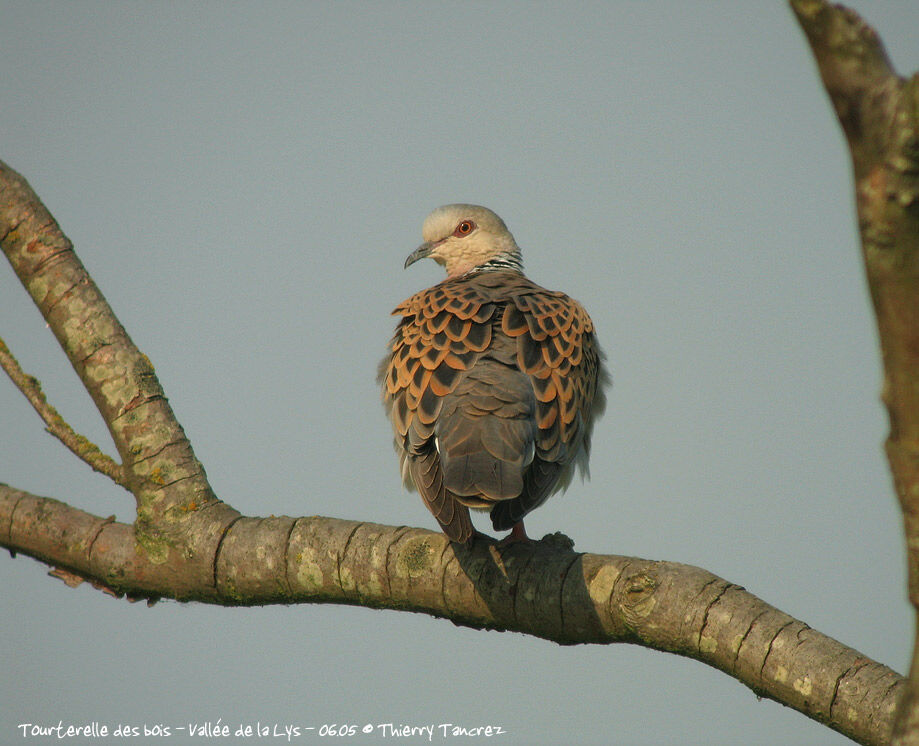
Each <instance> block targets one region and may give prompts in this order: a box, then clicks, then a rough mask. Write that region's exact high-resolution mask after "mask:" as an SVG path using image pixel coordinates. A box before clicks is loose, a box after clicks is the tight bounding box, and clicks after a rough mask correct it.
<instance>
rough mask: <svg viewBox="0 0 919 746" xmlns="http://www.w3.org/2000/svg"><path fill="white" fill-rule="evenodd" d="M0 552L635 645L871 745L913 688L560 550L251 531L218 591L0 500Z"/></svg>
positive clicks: (659, 579)
mask: <svg viewBox="0 0 919 746" xmlns="http://www.w3.org/2000/svg"><path fill="white" fill-rule="evenodd" d="M0 544H3V545H5V546H7V547H10V548H11V549H14V550H16V551H19V552H23V553H25V554H29V555H31V556H33V557H36V558H38V559H41V560H43V561H45V562H49V563H52V564H55V565H58V566H63V567H64V568H66V570H67V571H68V578H69V577H71V574H77V575H81V576H84V577H86V578H88V579H93V580H95V581H97V583H101V584H102V585H104V586H106V587H108V588H109V589H111V590H112V591H113V592H116V593H125V594H128V595H129V596H133V597H138V596H140V597H147V596H153V597H158V596H169V597H172V598H178V599H181V600H197V601H205V602H207V603H215V604H225V605H251V604H266V603H288V604H289V603H298V602H299V603H341V604H353V605H359V606H368V607H374V608H387V609H398V610H403V611H415V612H421V613H424V614H429V615H431V616H435V617H443V618H446V619H450V620H451V621H452V622H453V623H454V624H458V625H462V626H465V627H473V628H477V629H479V628H482V629H496V630H513V631H517V632H524V633H526V634H531V635H535V636H537V637H543V638H545V639H547V640H553V641H555V642H558V643H561V644H563V645H571V644H577V643H614V642H632V643H638V644H641V645H644V646H646V647H651V648H655V649H657V650H663V651H667V652H671V653H677V654H678V655H684V656H688V657H691V658H697V659H698V660H700V661H702V662H704V663H707V664H708V665H710V666H713V667H715V668H718V669H720V670H722V671H724V672H725V673H727V674H729V675H730V676H733V677H735V678H736V679H738V680H739V681H741V682H742V683H743V684H745V685H746V686H748V687H750V688H751V689H752V690H753V691H754V692H756V694H758V695H759V696H762V697H768V698H770V699H774V700H776V701H778V702H781V703H783V704H785V705H788V706H789V707H793V708H795V709H797V710H799V711H801V712H803V713H804V714H805V715H808V716H809V717H811V718H814V719H815V720H818V721H820V722H822V723H826V724H827V725H829V726H830V727H831V728H834V729H836V730H838V731H840V732H842V733H845V734H846V735H848V736H850V737H852V738H853V739H855V740H857V741H859V742H860V743H866V744H882V743H886V741H887V737H888V735H889V733H890V728H891V726H892V722H893V712H894V705H895V703H896V701H897V697H898V694H899V691H900V689H901V687H902V685H903V679H902V677H901V676H899V674H897V673H895V672H894V671H892V670H891V669H889V668H887V667H886V666H883V665H881V664H880V663H876V662H874V661H872V660H870V659H868V658H866V657H864V656H863V655H861V654H859V653H858V652H856V651H855V650H852V649H851V648H848V647H846V646H845V645H842V644H841V643H839V642H837V641H836V640H833V639H831V638H829V637H827V636H825V635H822V634H821V633H819V632H817V631H816V630H813V629H811V628H809V627H808V626H807V625H806V624H804V623H803V622H800V621H798V620H796V619H794V618H792V617H790V616H788V615H787V614H784V613H782V612H781V611H779V610H777V609H774V608H773V607H771V606H769V605H768V604H767V603H765V602H764V601H762V600H760V599H759V598H757V597H756V596H754V595H752V594H751V593H748V592H747V591H746V590H744V589H743V588H741V587H740V586H737V585H734V584H732V583H729V582H727V581H725V580H722V579H721V578H719V577H717V576H715V575H712V574H711V573H709V572H707V571H705V570H702V569H700V568H697V567H690V566H688V565H681V564H677V563H673V562H651V561H649V560H643V559H638V558H635V557H616V556H604V555H594V554H580V553H577V552H574V551H572V550H571V544H570V541H568V540H566V539H564V537H560V536H555V537H547V538H546V539H544V540H543V541H542V542H538V543H535V544H533V545H522V544H517V545H512V546H510V547H505V548H503V549H500V550H499V549H498V548H496V546H495V545H489V544H487V543H486V542H477V543H476V544H475V546H474V547H473V548H471V549H466V548H463V547H460V546H458V545H453V544H450V543H449V542H448V541H447V540H446V538H445V537H444V536H443V535H442V534H440V533H433V532H431V531H426V530H423V529H417V528H406V527H405V526H399V527H395V526H381V525H378V524H373V523H357V522H355V521H343V520H338V519H335V518H321V517H310V518H289V517H286V516H279V517H271V518H245V517H244V518H240V519H239V520H238V521H236V522H234V523H233V524H232V525H230V526H229V527H228V528H227V531H226V533H225V534H224V535H223V537H222V540H221V541H220V543H219V545H218V546H217V548H216V550H215V552H214V554H213V556H212V557H210V558H209V559H210V561H211V563H212V567H213V570H214V578H213V582H210V583H202V584H198V585H195V584H193V583H189V582H188V578H187V577H186V573H185V572H184V567H183V563H182V562H181V561H180V560H178V559H176V558H172V559H171V560H170V561H167V562H159V561H155V560H153V559H151V558H150V557H149V556H147V555H145V554H144V553H143V552H135V551H134V549H133V532H132V528H131V526H128V525H126V524H123V523H116V522H113V521H111V520H109V519H104V518H100V517H98V516H93V515H90V514H88V513H85V512H83V511H80V510H77V509H75V508H72V507H70V506H68V505H65V504H64V503H61V502H58V501H56V500H51V499H49V498H43V497H37V496H35V495H30V494H28V493H25V492H20V491H17V490H14V489H12V488H10V487H7V486H5V485H0Z"/></svg>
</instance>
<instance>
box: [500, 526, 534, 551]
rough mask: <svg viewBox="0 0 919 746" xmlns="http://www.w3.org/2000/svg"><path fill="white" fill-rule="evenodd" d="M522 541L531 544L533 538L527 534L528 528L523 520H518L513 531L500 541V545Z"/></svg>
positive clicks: (504, 545)
mask: <svg viewBox="0 0 919 746" xmlns="http://www.w3.org/2000/svg"><path fill="white" fill-rule="evenodd" d="M521 542H522V543H524V544H531V543H532V542H533V540H532V539H531V538H530V537H529V536H527V530H526V528H524V526H523V521H518V522H517V523H515V524H514V527H513V528H512V529H511V532H510V533H509V534H508V535H507V536H505V537H504V538H503V539H501V541H499V542H498V546H499V547H506V546H510V545H511V544H518V543H521Z"/></svg>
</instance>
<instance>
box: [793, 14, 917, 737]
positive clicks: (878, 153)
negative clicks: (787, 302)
mask: <svg viewBox="0 0 919 746" xmlns="http://www.w3.org/2000/svg"><path fill="white" fill-rule="evenodd" d="M792 7H793V9H794V11H795V13H796V15H797V17H798V21H799V22H800V24H801V27H802V29H803V30H804V33H805V35H806V36H807V40H808V41H809V42H810V45H811V48H812V49H813V51H814V56H815V57H816V60H817V65H818V67H819V70H820V75H821V77H822V79H823V83H824V86H825V87H826V90H827V93H829V96H830V100H831V101H832V103H833V107H834V108H835V110H836V114H837V116H838V117H839V121H840V124H841V125H842V128H843V131H844V132H845V135H846V139H847V141H848V145H849V150H850V152H851V155H852V165H853V169H854V175H855V194H856V205H857V208H858V220H859V231H860V234H861V242H862V253H863V257H864V261H865V271H866V274H867V277H868V285H869V288H870V291H871V298H872V302H873V304H874V310H875V314H876V316H877V326H878V336H879V339H880V344H881V354H882V358H883V364H884V388H883V400H884V403H885V405H886V406H887V411H888V415H889V417H890V435H889V436H888V438H887V442H886V451H887V458H888V461H889V462H890V468H891V472H892V474H893V481H894V487H895V489H896V493H897V496H898V498H899V500H900V505H901V507H902V510H903V522H904V530H905V533H906V547H907V561H908V568H909V598H910V601H911V603H912V604H913V606H914V608H915V609H916V610H917V613H919V76H917V75H914V76H913V77H912V78H911V79H909V80H903V79H902V78H900V77H899V76H898V75H897V74H896V73H895V71H894V70H893V68H892V66H891V64H890V61H889V60H888V58H887V54H886V52H885V51H884V48H883V46H882V44H881V42H880V40H879V39H878V36H877V34H876V33H875V31H874V30H873V29H871V28H870V27H868V26H867V25H866V24H865V23H864V21H862V19H861V18H859V17H858V16H857V15H856V14H855V13H853V12H852V11H850V10H848V9H846V8H843V7H842V6H835V5H830V4H828V3H826V2H824V0H792ZM917 629H919V627H917ZM894 743H900V744H907V743H909V744H919V639H917V641H916V645H915V647H914V651H913V662H912V666H911V670H910V681H909V686H908V687H907V691H906V695H905V697H904V699H903V701H902V703H901V705H900V708H899V711H898V714H897V721H896V726H895V729H894Z"/></svg>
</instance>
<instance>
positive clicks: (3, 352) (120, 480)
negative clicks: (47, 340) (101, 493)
mask: <svg viewBox="0 0 919 746" xmlns="http://www.w3.org/2000/svg"><path fill="white" fill-rule="evenodd" d="M0 368H3V370H5V371H6V373H7V375H8V376H9V377H10V380H12V382H13V383H14V384H16V388H18V389H19V390H20V391H21V392H22V393H23V395H24V396H25V398H26V399H28V400H29V404H31V405H32V408H33V409H34V410H35V411H36V412H38V416H39V417H41V418H42V420H44V422H45V430H47V431H48V432H49V433H51V434H52V435H53V436H54V437H55V438H57V439H58V440H59V441H61V443H63V444H64V445H65V446H67V448H69V449H70V451H71V453H73V454H74V455H75V456H76V457H77V458H79V459H80V460H81V461H84V462H86V463H87V464H88V465H89V466H90V467H92V468H93V469H94V470H95V471H98V472H99V473H100V474H105V476H107V477H108V478H109V479H111V480H112V481H113V482H115V483H116V484H120V485H121V486H122V487H124V488H125V489H130V487H129V486H128V482H127V480H126V479H125V477H124V472H123V471H122V469H121V466H120V465H119V464H116V463H115V462H114V461H113V460H112V458H111V457H110V456H108V455H106V454H105V453H103V452H102V451H101V450H100V448H99V446H97V445H96V444H95V443H93V442H92V441H90V440H89V438H87V437H85V436H83V435H80V434H79V433H77V432H76V431H75V430H74V429H73V428H72V427H71V426H70V425H69V424H68V423H67V422H66V420H64V418H63V417H61V415H60V414H59V413H58V411H57V410H56V409H55V408H54V407H52V406H51V405H50V404H49V403H48V400H47V399H46V398H45V394H44V392H43V391H42V390H41V383H40V382H39V380H38V379H37V378H35V377H34V376H30V375H26V373H25V372H24V371H23V370H22V368H21V367H19V361H18V360H16V358H15V357H14V356H13V353H12V352H10V350H9V347H7V346H6V342H4V341H3V340H2V339H0Z"/></svg>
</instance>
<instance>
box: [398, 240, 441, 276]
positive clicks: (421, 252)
mask: <svg viewBox="0 0 919 746" xmlns="http://www.w3.org/2000/svg"><path fill="white" fill-rule="evenodd" d="M433 250H434V244H433V243H431V242H430V241H425V242H424V243H423V244H421V246H419V247H418V248H417V249H415V250H414V251H413V252H412V253H411V254H409V255H408V258H407V259H406V260H405V266H404V267H403V269H408V268H409V266H410V265H412V264H414V263H415V262H417V261H418V260H419V259H424V258H425V257H426V256H430V255H431V252H432V251H433Z"/></svg>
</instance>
